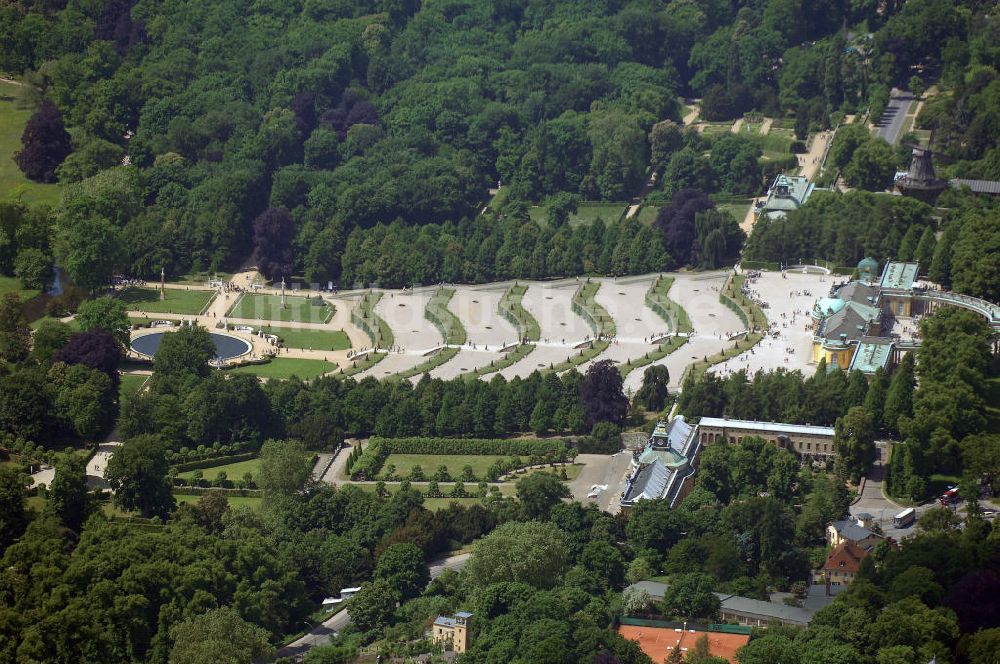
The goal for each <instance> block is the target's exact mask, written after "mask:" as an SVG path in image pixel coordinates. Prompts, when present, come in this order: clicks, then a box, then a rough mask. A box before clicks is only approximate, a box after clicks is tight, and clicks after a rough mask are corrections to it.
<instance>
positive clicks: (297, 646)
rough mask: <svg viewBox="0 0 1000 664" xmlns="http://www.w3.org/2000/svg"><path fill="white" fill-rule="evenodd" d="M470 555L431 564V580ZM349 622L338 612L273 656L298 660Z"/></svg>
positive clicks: (349, 620)
mask: <svg viewBox="0 0 1000 664" xmlns="http://www.w3.org/2000/svg"><path fill="white" fill-rule="evenodd" d="M470 555H471V554H468V553H458V554H455V555H453V556H448V557H447V558H444V559H442V560H440V561H439V562H436V563H433V564H432V565H431V566H430V573H431V578H432V579H436V578H438V577H439V576H441V574H443V573H444V572H445V571H447V570H460V569H462V566H463V565H465V561H467V560H468V559H469V556H470ZM350 622H351V616H350V615H349V614H348V612H347V610H346V609H345V610H343V611H340V612H339V613H336V614H334V615H333V616H331V617H330V618H329V619H327V620H326V621H324V622H323V623H321V624H319V625H317V626H316V627H314V628H313V629H312V631H310V632H308V633H307V634H305V635H303V636H302V637H300V638H298V639H296V640H295V641H292V642H291V643H289V644H288V645H287V646H285V647H284V648H281V649H280V650H279V651H278V652H277V653H276V654H275V658H278V657H296V659H300V658H301V656H302V655H304V654H305V652H306V651H307V650H309V649H310V648H314V647H316V646H321V645H324V644H326V643H329V642H330V639H331V638H332V637H333V636H336V634H337V633H338V632H340V631H341V630H342V629H344V628H345V627H347V625H348V624H349V623H350Z"/></svg>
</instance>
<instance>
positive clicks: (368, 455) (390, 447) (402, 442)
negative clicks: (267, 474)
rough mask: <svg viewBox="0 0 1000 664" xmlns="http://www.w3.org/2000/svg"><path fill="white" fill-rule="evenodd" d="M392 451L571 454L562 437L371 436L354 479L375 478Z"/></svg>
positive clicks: (356, 463)
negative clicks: (541, 438) (543, 438)
mask: <svg viewBox="0 0 1000 664" xmlns="http://www.w3.org/2000/svg"><path fill="white" fill-rule="evenodd" d="M390 454H457V455H467V456H476V455H484V454H491V455H493V454H495V455H499V456H511V457H516V456H526V457H547V458H549V459H552V460H560V459H564V458H566V457H567V456H569V455H570V452H569V450H568V449H567V447H566V441H565V440H562V439H559V438H552V439H545V440H539V439H535V438H372V439H371V440H370V441H369V442H368V447H366V448H365V450H364V452H363V453H362V454H361V456H360V457H358V458H357V459H355V460H354V462H353V463H351V464H350V470H349V472H350V475H351V479H352V480H372V479H375V478H376V477H377V476H378V474H379V472H380V471H381V470H382V465H383V464H384V463H385V460H386V459H387V458H389V455H390Z"/></svg>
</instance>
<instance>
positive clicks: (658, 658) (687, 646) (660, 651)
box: [618, 625, 750, 662]
mask: <svg viewBox="0 0 1000 664" xmlns="http://www.w3.org/2000/svg"><path fill="white" fill-rule="evenodd" d="M618 633H619V634H621V635H622V636H624V637H625V638H626V639H630V640H632V641H637V642H638V643H639V647H640V648H642V651H643V652H644V653H646V654H647V655H649V657H650V658H651V659H652V660H653V661H654V662H662V661H663V660H665V659H666V658H667V655H668V654H669V652H670V650H672V649H673V647H674V646H675V645H677V640H678V639H680V647H681V650H682V651H684V650H691V649H693V648H694V644H695V642H696V641H697V640H698V639H699V638H701V636H702V635H703V634H704V635H706V636H708V647H709V651H710V652H711V654H712V655H714V656H715V657H725V658H726V659H728V660H729V661H730V662H735V661H736V651H737V650H739V649H740V648H742V647H743V646H745V645H746V644H747V643H748V642H749V641H750V635H749V634H723V633H722V632H696V631H693V630H687V631H681V630H680V629H672V628H670V627H638V626H634V625H621V626H619V627H618Z"/></svg>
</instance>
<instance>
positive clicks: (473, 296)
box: [416, 283, 517, 380]
mask: <svg viewBox="0 0 1000 664" xmlns="http://www.w3.org/2000/svg"><path fill="white" fill-rule="evenodd" d="M509 286H510V284H506V283H504V284H487V285H485V286H455V287H454V288H455V294H454V295H453V296H452V298H451V301H450V302H449V303H448V310H449V311H451V312H452V313H453V314H455V315H456V316H458V319H459V320H460V321H462V325H464V326H465V332H466V336H467V342H466V344H465V345H464V346H463V347H462V349H461V350H460V351H459V352H458V355H456V356H455V357H454V358H452V359H451V360H449V361H448V362H445V363H444V364H442V365H441V366H439V367H437V368H435V369H434V370H433V371H431V377H432V378H442V379H444V380H448V379H450V378H454V377H456V376H460V375H462V374H464V373H468V372H470V371H474V370H476V369H478V368H479V367H482V366H486V365H488V364H489V363H490V362H493V361H496V360H499V359H501V358H502V357H503V354H502V353H500V348H501V347H503V346H504V345H510V344H514V343H516V342H517V330H516V329H514V326H513V325H511V324H510V323H509V322H508V321H507V319H506V318H504V317H503V316H501V315H500V314H499V313H498V307H499V305H500V298H502V297H503V294H504V293H505V292H506V291H507V288H508V287H509ZM416 378H417V379H419V376H418V377H416Z"/></svg>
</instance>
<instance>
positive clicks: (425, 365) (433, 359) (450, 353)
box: [389, 331, 464, 380]
mask: <svg viewBox="0 0 1000 664" xmlns="http://www.w3.org/2000/svg"><path fill="white" fill-rule="evenodd" d="M463 334H464V331H463ZM459 350H460V349H458V348H454V347H451V348H442V349H440V350H438V351H437V352H436V353H433V354H432V355H430V357H429V358H428V359H426V360H424V361H423V362H421V363H420V364H418V365H417V366H415V367H410V368H409V369H407V370H405V371H400V372H399V373H396V374H393V375H392V376H390V377H389V378H390V379H391V380H407V379H409V378H412V377H413V376H422V375H423V374H425V373H427V372H428V371H431V370H433V369H436V368H437V367H439V366H441V365H442V364H444V363H445V362H447V361H448V360H450V359H451V358H453V357H455V356H456V355H458V351H459Z"/></svg>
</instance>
